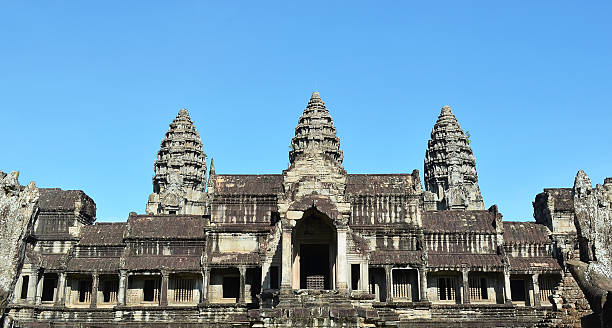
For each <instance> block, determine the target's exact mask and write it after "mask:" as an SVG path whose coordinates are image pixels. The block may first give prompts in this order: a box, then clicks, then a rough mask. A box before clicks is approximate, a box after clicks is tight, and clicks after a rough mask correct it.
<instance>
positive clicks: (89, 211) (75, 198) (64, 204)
mask: <svg viewBox="0 0 612 328" xmlns="http://www.w3.org/2000/svg"><path fill="white" fill-rule="evenodd" d="M39 191H40V197H39V198H38V204H37V206H38V208H39V209H40V210H41V211H44V212H74V211H75V210H78V212H79V213H81V214H82V215H85V216H87V217H89V218H95V217H96V203H95V202H94V201H93V199H91V197H89V196H87V194H85V193H84V192H83V191H82V190H62V189H60V188H39Z"/></svg>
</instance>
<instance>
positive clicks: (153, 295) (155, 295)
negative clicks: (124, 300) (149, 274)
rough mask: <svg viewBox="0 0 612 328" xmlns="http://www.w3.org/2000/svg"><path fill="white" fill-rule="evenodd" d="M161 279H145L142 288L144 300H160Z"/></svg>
mask: <svg viewBox="0 0 612 328" xmlns="http://www.w3.org/2000/svg"><path fill="white" fill-rule="evenodd" d="M159 285H160V283H159V279H147V280H145V281H144V288H143V290H142V294H143V299H142V300H143V301H145V302H158V301H159Z"/></svg>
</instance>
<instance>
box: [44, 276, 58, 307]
mask: <svg viewBox="0 0 612 328" xmlns="http://www.w3.org/2000/svg"><path fill="white" fill-rule="evenodd" d="M56 286H57V275H56V274H46V275H44V281H43V290H42V296H41V301H43V302H53V300H54V297H55V288H56Z"/></svg>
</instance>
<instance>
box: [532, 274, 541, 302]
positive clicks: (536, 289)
mask: <svg viewBox="0 0 612 328" xmlns="http://www.w3.org/2000/svg"><path fill="white" fill-rule="evenodd" d="M539 276H540V274H538V273H534V274H533V275H531V280H532V284H533V304H534V305H535V306H538V307H539V306H540V305H541V304H540V282H539V281H538V278H539Z"/></svg>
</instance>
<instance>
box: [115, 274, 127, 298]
mask: <svg viewBox="0 0 612 328" xmlns="http://www.w3.org/2000/svg"><path fill="white" fill-rule="evenodd" d="M126 285H127V270H120V271H119V290H118V291H117V305H119V306H124V305H125V294H126V290H127V286H126Z"/></svg>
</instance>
